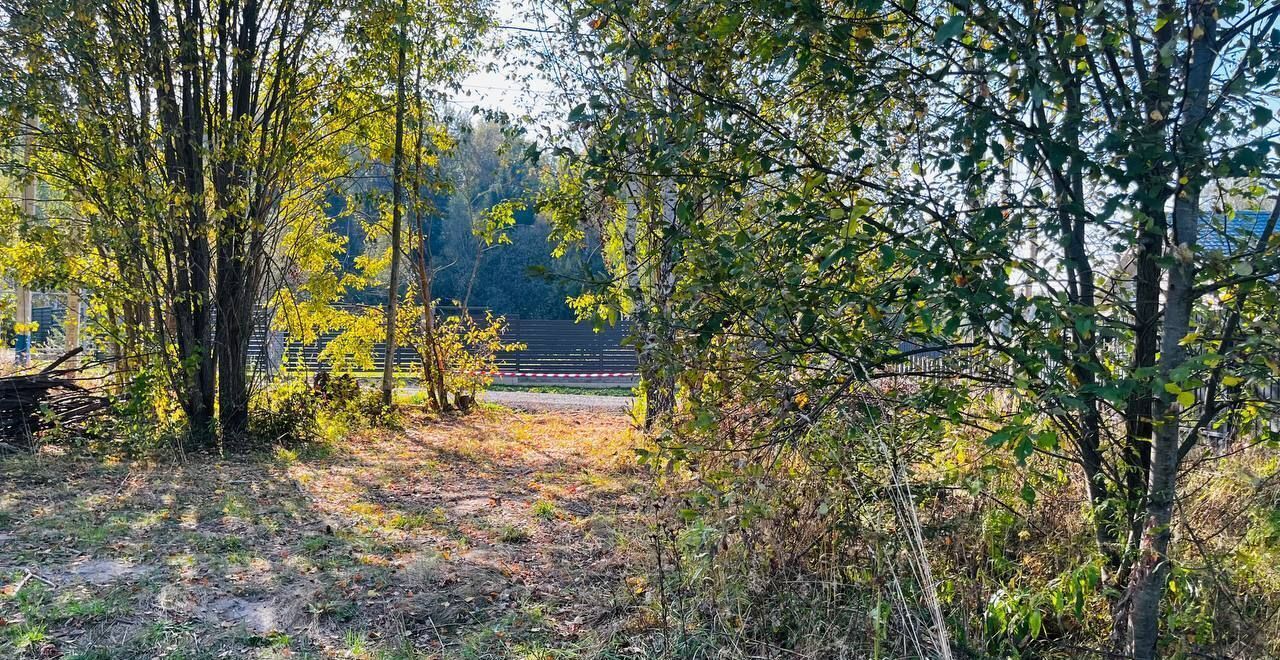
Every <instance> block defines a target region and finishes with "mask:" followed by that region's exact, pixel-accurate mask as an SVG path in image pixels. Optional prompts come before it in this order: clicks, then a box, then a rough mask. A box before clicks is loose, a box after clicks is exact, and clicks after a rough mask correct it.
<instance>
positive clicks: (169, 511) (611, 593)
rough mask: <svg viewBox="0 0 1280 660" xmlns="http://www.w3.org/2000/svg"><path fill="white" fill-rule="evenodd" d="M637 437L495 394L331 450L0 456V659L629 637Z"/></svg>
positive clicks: (636, 611) (523, 652)
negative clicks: (122, 457) (507, 404)
mask: <svg viewBox="0 0 1280 660" xmlns="http://www.w3.org/2000/svg"><path fill="white" fill-rule="evenodd" d="M633 442H634V438H633V437H632V435H631V432H630V431H629V429H628V425H627V422H626V420H625V419H624V418H622V417H621V416H617V415H612V416H610V415H602V414H600V413H569V412H561V413H556V414H524V413H513V412H509V411H505V412H481V413H477V414H474V415H472V416H469V417H467V418H463V419H455V420H450V421H445V422H435V423H430V424H412V425H410V426H409V427H408V428H407V429H405V430H404V431H400V432H387V431H379V432H367V433H363V434H360V437H358V438H356V439H353V440H350V441H349V442H347V443H345V444H344V445H343V446H341V447H339V448H337V449H336V450H335V451H334V452H333V453H331V454H330V455H327V456H312V457H305V456H304V457H302V458H299V457H298V456H296V455H293V454H290V453H279V454H278V455H277V456H275V457H273V458H262V459H250V458H245V457H237V458H232V459H225V460H224V459H213V458H198V457H192V458H189V459H188V461H187V463H186V464H185V465H174V464H164V465H142V464H127V463H126V464H110V463H103V462H100V461H97V460H90V459H86V458H73V457H69V456H59V455H53V454H51V453H48V452H46V453H43V454H41V455H39V456H36V457H9V458H4V459H0V481H2V482H3V483H4V484H5V485H6V487H5V488H4V490H3V492H0V579H2V580H3V588H2V589H0V626H2V627H3V631H2V632H3V636H0V657H11V656H16V657H22V656H24V655H27V656H30V657H58V656H59V655H65V656H70V655H73V654H75V653H80V654H84V655H80V656H78V657H92V658H121V659H123V658H138V657H208V658H217V657H236V658H240V657H262V658H266V657H273V658H274V657H296V656H297V654H301V655H302V656H303V657H305V656H310V657H344V658H353V657H369V658H373V657H390V658H396V657H406V658H408V657H449V658H505V657H512V658H515V657H519V658H526V657H538V658H540V657H552V656H551V655H549V653H550V652H551V651H552V650H554V651H555V653H556V655H555V656H554V657H596V656H600V655H606V654H607V655H608V656H609V657H618V656H619V655H624V656H625V653H624V650H625V649H626V648H627V647H628V646H629V645H630V642H628V641H626V640H627V639H628V638H631V637H633V634H632V633H634V632H635V631H634V630H633V629H632V628H633V627H634V626H636V625H639V623H638V622H640V621H643V620H644V619H645V617H644V612H645V609H644V607H643V606H642V605H641V603H642V601H643V600H644V599H645V594H644V588H643V581H642V579H641V578H639V577H638V576H639V575H640V574H642V573H643V568H644V562H645V561H647V558H646V556H645V551H644V543H643V542H642V539H643V537H644V531H643V528H644V521H643V520H641V519H640V516H641V515H642V514H641V511H642V510H643V507H642V506H640V505H641V502H642V500H643V499H644V485H643V484H644V479H643V475H642V474H641V473H640V471H639V470H638V469H637V468H636V467H635V464H634V460H633V452H632V450H631V448H632V446H633V445H632V443H633ZM19 587H20V589H19ZM544 652H545V653H544Z"/></svg>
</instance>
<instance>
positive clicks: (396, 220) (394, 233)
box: [382, 0, 408, 407]
mask: <svg viewBox="0 0 1280 660" xmlns="http://www.w3.org/2000/svg"><path fill="white" fill-rule="evenodd" d="M407 12H408V2H407V0H401V2H400V14H401V15H400V17H399V21H400V34H399V38H400V45H399V50H398V52H397V53H396V129H395V131H396V135H395V151H394V152H393V153H392V155H391V161H392V162H391V274H390V277H389V278H388V282H387V311H386V323H387V331H386V340H385V343H386V353H385V358H384V361H383V365H382V405H384V406H388V407H389V406H391V403H392V399H391V393H392V392H393V391H394V390H395V371H396V364H395V357H396V305H397V302H398V301H399V298H400V216H401V214H402V213H403V211H402V208H401V200H400V197H401V193H402V190H401V188H402V182H401V176H402V174H403V170H404V111H405V70H404V69H405V51H406V49H407V48H408V34H407V28H406V26H405V23H404V21H405V16H404V15H405V13H407Z"/></svg>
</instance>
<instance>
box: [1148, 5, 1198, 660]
mask: <svg viewBox="0 0 1280 660" xmlns="http://www.w3.org/2000/svg"><path fill="white" fill-rule="evenodd" d="M1190 9H1191V12H1190V20H1189V25H1188V30H1189V31H1190V33H1191V34H1192V35H1193V36H1192V44H1191V58H1190V62H1189V63H1188V66H1187V83H1186V85H1187V89H1186V96H1185V104H1184V107H1183V110H1182V122H1181V125H1180V126H1179V131H1178V135H1179V140H1178V142H1179V145H1178V146H1179V152H1180V153H1178V154H1175V156H1178V157H1179V158H1178V162H1180V163H1181V166H1180V167H1179V170H1178V173H1179V174H1180V177H1179V180H1181V181H1185V182H1186V183H1184V184H1182V185H1181V187H1180V189H1179V190H1178V193H1177V196H1176V197H1175V199H1174V205H1173V225H1174V226H1173V243H1174V245H1175V246H1176V247H1175V248H1174V254H1173V260H1172V261H1173V263H1172V266H1171V267H1170V269H1169V284H1168V289H1167V291H1166V292H1165V314H1164V333H1163V336H1162V338H1161V344H1160V364H1159V369H1160V376H1161V381H1162V382H1169V379H1170V378H1171V377H1172V373H1173V371H1174V370H1175V369H1177V368H1178V367H1180V366H1182V365H1183V363H1184V362H1185V361H1186V359H1187V350H1186V348H1185V347H1184V346H1183V339H1184V338H1185V337H1186V336H1187V334H1188V333H1189V332H1190V327H1191V311H1192V307H1193V306H1194V304H1195V300H1196V294H1195V291H1194V287H1195V262H1194V252H1193V251H1194V249H1195V246H1196V235H1197V233H1198V231H1199V220H1200V191H1201V189H1202V187H1203V186H1204V181H1205V146H1204V143H1205V137H1204V129H1203V124H1204V123H1205V119H1206V115H1207V113H1208V105H1209V82H1210V75H1211V74H1212V71H1213V66H1214V60H1215V59H1216V53H1215V52H1214V41H1215V34H1216V32H1217V30H1216V27H1217V25H1216V19H1215V18H1214V14H1215V12H1216V6H1215V2H1214V0H1193V2H1192V3H1191V8H1190ZM1154 408H1155V410H1154V413H1155V419H1156V420H1157V421H1156V429H1155V443H1154V446H1153V447H1152V450H1151V476H1150V483H1149V486H1148V496H1147V511H1146V520H1145V522H1144V526H1143V534H1142V545H1141V548H1140V550H1139V557H1138V560H1137V564H1136V565H1135V567H1134V571H1133V574H1132V576H1131V578H1130V582H1129V589H1128V598H1129V600H1130V603H1131V604H1130V610H1129V631H1130V633H1129V635H1130V637H1129V649H1128V650H1129V653H1130V654H1131V655H1132V656H1133V657H1135V658H1138V659H1139V660H1146V659H1148V658H1154V657H1156V656H1157V642H1158V641H1159V632H1160V603H1161V601H1162V600H1163V599H1164V593H1165V588H1166V585H1167V582H1168V579H1169V572H1170V570H1171V568H1172V566H1171V565H1170V561H1171V560H1170V557H1169V540H1170V537H1171V529H1170V527H1171V524H1172V522H1173V507H1174V504H1175V502H1176V499H1177V480H1178V467H1179V465H1180V463H1181V459H1180V454H1179V450H1180V444H1181V432H1180V431H1181V423H1180V422H1181V408H1182V406H1181V405H1180V404H1179V402H1178V401H1177V400H1176V398H1174V397H1173V396H1172V395H1171V394H1169V393H1168V392H1165V391H1163V389H1162V390H1161V392H1160V394H1159V396H1158V398H1157V399H1156V402H1155V406H1154Z"/></svg>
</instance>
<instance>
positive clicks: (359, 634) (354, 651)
mask: <svg viewBox="0 0 1280 660" xmlns="http://www.w3.org/2000/svg"><path fill="white" fill-rule="evenodd" d="M342 643H343V645H345V646H346V647H347V653H349V654H351V655H352V656H353V657H356V658H363V657H364V656H365V655H366V654H367V653H368V652H369V633H367V632H365V631H363V630H348V631H347V632H346V633H345V634H344V635H343V636H342Z"/></svg>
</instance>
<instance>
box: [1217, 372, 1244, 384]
mask: <svg viewBox="0 0 1280 660" xmlns="http://www.w3.org/2000/svg"><path fill="white" fill-rule="evenodd" d="M1243 380H1244V379H1243V378H1241V377H1239V376H1231V375H1227V376H1223V377H1222V384H1223V385H1225V386H1227V387H1235V386H1236V385H1239V384H1240V383H1241V382H1242V381H1243Z"/></svg>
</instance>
